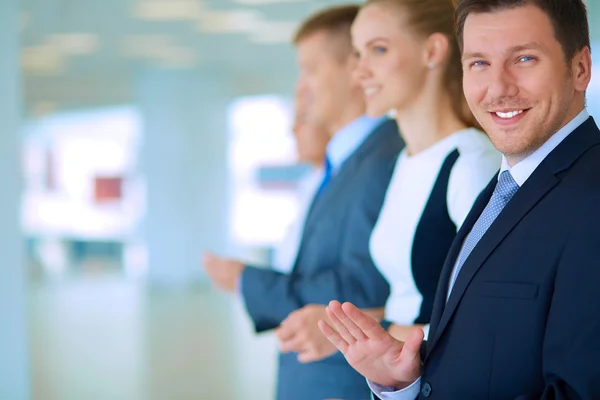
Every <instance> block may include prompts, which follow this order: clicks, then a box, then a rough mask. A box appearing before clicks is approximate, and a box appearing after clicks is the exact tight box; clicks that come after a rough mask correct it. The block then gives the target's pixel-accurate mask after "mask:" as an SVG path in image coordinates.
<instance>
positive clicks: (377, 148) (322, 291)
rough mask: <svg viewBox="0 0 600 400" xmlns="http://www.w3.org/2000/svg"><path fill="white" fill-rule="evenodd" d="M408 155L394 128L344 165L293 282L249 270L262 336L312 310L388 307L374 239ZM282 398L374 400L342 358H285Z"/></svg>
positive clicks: (247, 284) (321, 201) (307, 236)
mask: <svg viewBox="0 0 600 400" xmlns="http://www.w3.org/2000/svg"><path fill="white" fill-rule="evenodd" d="M402 147H403V143H402V140H401V139H400V136H399V134H398V127H397V125H396V122H395V121H391V120H387V121H385V122H383V123H382V124H380V125H379V126H378V127H377V128H375V130H374V131H373V132H372V133H371V134H370V135H369V136H368V137H367V139H366V140H365V141H364V142H363V144H362V145H361V146H360V147H359V148H358V149H357V150H356V151H355V152H354V153H353V154H352V155H351V156H350V157H349V158H348V159H347V160H346V161H345V162H344V163H343V164H342V166H341V167H340V169H339V171H338V172H337V174H336V175H335V176H334V177H333V178H332V179H331V181H330V182H329V184H328V186H327V187H326V188H325V189H324V191H323V192H322V193H321V194H320V195H319V196H317V198H316V200H315V201H314V202H313V204H312V206H311V208H310V210H309V213H308V216H307V219H306V223H305V227H304V232H303V236H302V239H301V243H300V248H299V251H298V256H297V259H296V263H295V266H294V269H293V271H292V273H291V274H289V275H288V274H282V273H279V272H277V271H274V270H272V269H266V268H255V267H247V268H246V269H245V270H244V272H243V274H242V294H243V297H244V302H245V305H246V308H247V311H248V314H249V315H250V317H251V319H252V321H253V322H254V325H255V328H256V331H258V332H260V331H264V330H269V329H273V328H276V327H277V326H279V324H280V323H281V322H282V321H283V320H284V319H285V318H286V317H287V316H288V315H289V314H290V313H291V312H292V311H295V310H297V309H299V308H301V307H303V306H305V305H308V304H327V303H328V302H329V301H331V300H339V301H350V302H352V303H354V304H356V305H357V306H359V307H365V308H372V307H382V306H384V304H385V302H386V299H387V297H388V295H389V285H388V283H387V281H386V280H385V278H384V277H383V276H382V275H381V274H380V273H379V271H378V270H377V268H376V267H375V265H374V264H373V261H372V260H371V256H370V253H369V238H370V235H371V231H372V230H373V226H374V225H375V222H376V220H377V218H378V216H379V211H380V209H381V206H382V204H383V199H384V197H385V193H386V190H387V186H388V183H389V180H390V178H391V175H392V171H393V169H394V165H395V162H396V159H397V156H398V153H399V151H400V150H401V148H402ZM277 392H278V398H279V399H281V400H295V399H298V400H312V399H315V400H322V399H323V398H342V399H345V400H353V399H366V398H368V397H369V393H370V392H369V390H368V387H367V385H366V381H365V380H364V378H363V377H361V376H360V375H359V374H358V373H357V372H356V371H354V370H353V369H352V368H351V367H350V366H349V365H348V364H347V363H346V361H345V359H344V358H343V357H342V356H341V355H340V354H339V353H338V354H336V355H334V356H332V357H329V358H327V359H325V360H323V361H320V362H315V363H311V364H301V363H299V362H298V361H297V354H283V355H281V356H280V364H279V382H278V390H277Z"/></svg>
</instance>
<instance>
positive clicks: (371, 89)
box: [365, 88, 377, 96]
mask: <svg viewBox="0 0 600 400" xmlns="http://www.w3.org/2000/svg"><path fill="white" fill-rule="evenodd" d="M375 92H377V88H367V89H365V94H366V95H367V96H370V95H372V94H375Z"/></svg>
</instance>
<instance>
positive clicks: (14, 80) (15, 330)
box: [0, 0, 29, 400]
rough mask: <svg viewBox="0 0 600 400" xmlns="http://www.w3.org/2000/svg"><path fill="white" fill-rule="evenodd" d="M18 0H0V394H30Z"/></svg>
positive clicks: (16, 398)
mask: <svg viewBox="0 0 600 400" xmlns="http://www.w3.org/2000/svg"><path fill="white" fill-rule="evenodd" d="M17 17H18V14H17V0H2V1H0V60H1V62H0V93H1V97H0V193H1V195H0V257H1V258H0V270H1V271H2V275H1V276H0V399H7V400H8V399H10V400H25V399H27V398H29V378H28V362H27V361H28V355H27V344H26V343H27V342H26V341H27V333H26V327H25V315H26V313H25V309H26V308H25V290H24V289H25V287H24V286H25V285H24V281H25V273H24V268H23V265H22V255H21V251H22V249H21V243H22V242H21V234H20V232H19V202H20V183H19V182H20V171H19V154H20V152H19V146H20V141H19V137H18V134H17V132H18V129H19V123H20V121H19V120H20V118H19V117H20V106H21V87H20V84H19V83H20V76H19V70H18V56H17V54H18V43H17V42H18V41H17V37H18V35H17V22H18V18H17Z"/></svg>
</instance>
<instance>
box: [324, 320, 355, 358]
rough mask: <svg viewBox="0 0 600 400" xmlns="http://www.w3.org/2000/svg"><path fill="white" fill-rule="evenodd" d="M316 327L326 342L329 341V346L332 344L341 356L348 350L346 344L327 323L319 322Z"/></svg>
mask: <svg viewBox="0 0 600 400" xmlns="http://www.w3.org/2000/svg"><path fill="white" fill-rule="evenodd" d="M318 325H319V329H320V330H321V333H323V335H325V337H326V338H327V340H329V341H330V342H331V344H333V345H334V346H335V347H336V348H337V349H338V350H339V351H341V352H342V354H344V353H345V352H346V350H348V343H347V342H346V341H345V340H344V338H342V336H341V335H340V334H339V333H337V332H336V331H335V330H334V329H333V328H332V327H331V326H330V325H329V324H328V323H327V322H325V321H323V320H319V322H318Z"/></svg>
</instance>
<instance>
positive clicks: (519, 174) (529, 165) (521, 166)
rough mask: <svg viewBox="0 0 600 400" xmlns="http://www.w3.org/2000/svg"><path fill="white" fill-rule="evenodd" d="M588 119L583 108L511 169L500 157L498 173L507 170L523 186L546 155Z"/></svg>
mask: <svg viewBox="0 0 600 400" xmlns="http://www.w3.org/2000/svg"><path fill="white" fill-rule="evenodd" d="M589 117H590V115H589V113H588V112H587V110H586V109H585V108H584V109H583V111H581V112H580V113H579V114H578V115H577V116H576V117H575V118H573V119H572V120H571V122H569V123H568V124H566V125H565V126H563V127H562V128H561V129H560V130H559V131H558V132H556V133H555V134H554V135H552V136H551V137H550V139H548V140H547V141H546V143H544V144H543V145H542V147H540V148H539V149H537V150H536V151H535V152H534V153H533V154H531V155H530V156H529V157H527V158H525V159H524V160H522V161H520V162H519V163H517V164H516V165H515V166H513V167H512V168H511V166H510V165H509V164H508V161H507V160H506V157H505V156H502V166H501V168H500V173H502V172H504V171H507V170H508V171H510V174H511V175H512V177H513V178H514V180H515V182H517V184H518V185H519V186H523V184H524V183H525V181H526V180H527V179H529V177H530V176H531V174H533V171H535V170H536V168H537V167H538V166H539V165H540V164H541V163H542V161H544V159H545V158H546V157H547V156H548V154H550V153H551V152H552V150H554V149H555V148H556V147H558V145H559V144H561V143H562V141H563V140H565V139H566V138H567V136H569V135H570V134H571V133H572V132H573V131H574V130H575V129H577V128H579V126H580V125H581V124H583V123H584V122H585V121H586V120H587V119H588V118H589ZM498 176H500V175H498Z"/></svg>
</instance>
